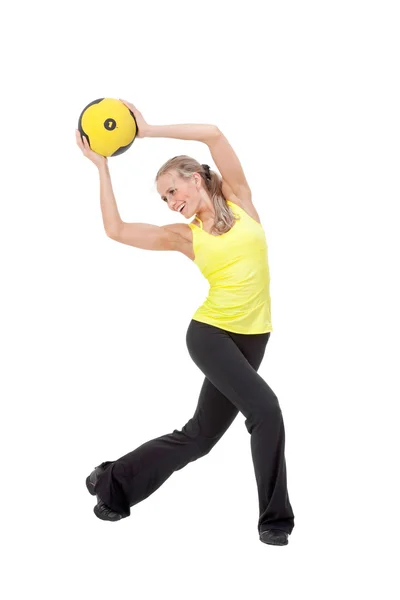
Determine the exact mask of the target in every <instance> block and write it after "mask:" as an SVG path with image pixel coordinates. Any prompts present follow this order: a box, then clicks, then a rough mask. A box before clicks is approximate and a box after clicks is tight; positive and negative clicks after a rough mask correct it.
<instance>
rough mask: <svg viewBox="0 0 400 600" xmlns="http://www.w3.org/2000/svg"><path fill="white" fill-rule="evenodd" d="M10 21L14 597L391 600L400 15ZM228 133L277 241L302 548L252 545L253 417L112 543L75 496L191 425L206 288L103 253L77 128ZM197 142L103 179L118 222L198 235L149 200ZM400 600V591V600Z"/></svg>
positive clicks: (124, 12) (5, 440)
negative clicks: (196, 322)
mask: <svg viewBox="0 0 400 600" xmlns="http://www.w3.org/2000/svg"><path fill="white" fill-rule="evenodd" d="M73 6H74V5H73V4H72V5H70V4H65V6H64V7H62V6H61V5H60V4H58V3H50V2H40V1H39V2H33V3H28V2H20V3H19V4H18V5H15V4H13V5H12V7H11V5H10V6H9V7H8V8H5V9H3V13H2V29H3V31H2V38H1V40H2V41H1V52H2V82H3V84H5V85H4V87H3V94H2V96H1V104H2V106H1V116H2V136H1V144H0V146H1V154H2V156H1V165H2V169H1V171H2V176H1V184H2V185H1V194H0V196H1V216H2V218H1V236H0V239H1V257H2V260H1V280H2V294H1V303H2V306H1V350H2V357H3V358H2V363H1V365H2V374H1V401H2V421H1V422H2V425H1V447H2V470H1V494H0V497H1V517H2V522H3V526H2V529H3V533H2V545H3V548H4V550H5V552H6V553H7V559H6V562H4V561H3V568H5V569H4V570H5V575H3V576H2V582H1V586H2V588H5V593H3V594H2V595H3V596H4V597H5V598H7V600H14V599H18V600H19V599H22V598H23V599H24V600H25V599H26V598H40V599H41V600H45V599H52V600H53V599H54V598H57V600H64V599H68V600H70V599H71V598H77V599H80V598H89V597H90V598H94V597H95V598H96V599H97V600H103V599H104V600H105V599H109V598H122V597H123V598H140V600H148V599H149V600H153V599H158V598H160V597H162V598H168V599H169V598H171V599H172V598H177V597H190V598H191V599H192V600H200V599H201V600H203V599H204V598H211V599H213V600H214V599H215V600H217V599H218V600H219V599H220V598H236V597H237V598H244V597H249V598H252V597H253V598H256V597H257V598H260V597H261V598H267V597H272V596H273V597H279V598H281V599H282V600H286V599H289V598H290V599H292V598H294V597H296V598H303V597H304V598H307V599H308V600H311V599H318V600H319V599H321V598H323V599H324V600H328V599H331V598H332V599H335V600H336V599H337V598H344V599H347V598H349V599H350V598H351V599H353V598H356V597H357V598H360V597H365V596H366V594H368V595H369V596H370V597H372V598H377V597H381V598H385V600H391V599H394V598H398V594H399V589H398V582H397V580H395V576H394V567H395V564H396V562H397V561H396V554H397V560H398V533H399V525H398V506H399V486H398V464H397V462H396V460H395V456H396V454H397V456H398V452H399V447H398V446H399V445H398V438H397V429H398V426H397V422H396V420H395V412H396V409H397V407H398V404H399V400H400V394H399V383H398V365H399V349H398V348H399V347H398V340H399V333H400V331H399V329H400V328H399V301H400V297H399V289H398V278H399V266H398V261H399V243H398V227H399V220H398V217H397V218H396V217H395V215H396V213H397V214H398V205H399V154H400V152H399V139H400V138H399V133H400V131H399V130H400V122H399V121H400V119H399V106H400V97H399V96H400V93H399V56H400V43H399V35H398V32H399V26H400V23H399V18H398V15H397V14H396V8H398V6H397V3H396V2H394V1H393V2H389V1H383V0H380V1H379V2H377V1H375V2H372V1H371V2H370V1H365V0H364V1H363V2H361V1H359V2H357V1H353V0H345V1H342V0H336V1H335V2H331V1H324V2H321V1H310V0H307V1H303V2H297V1H281V2H265V3H260V2H257V1H254V0H253V1H250V0H249V1H247V2H243V3H232V2H227V1H224V2H209V1H207V0H205V1H204V2H201V3H194V4H192V3H190V2H186V1H181V2H178V1H176V0H171V1H170V2H167V3H162V4H161V3H160V5H159V3H158V2H154V1H152V0H149V1H148V2H145V3H143V5H142V4H139V5H138V4H137V3H132V2H121V1H117V0H116V1H115V2H114V3H110V2H100V1H96V2H85V1H83V2H82V3H80V5H79V7H78V5H77V6H76V7H75V8H73ZM104 96H106V97H116V98H125V99H127V100H130V101H131V102H133V103H134V104H135V105H136V106H137V107H138V108H139V110H141V111H142V113H143V115H144V116H145V118H146V119H147V120H148V121H149V122H150V123H151V124H170V123H185V122H186V123H187V122H195V123H214V124H216V125H218V126H219V128H220V129H221V130H222V131H223V132H224V133H225V135H226V136H227V138H228V139H229V141H230V142H231V144H232V145H233V147H234V148H235V150H236V152H237V154H238V156H239V158H240V160H241V161H242V164H243V167H244V169H245V172H246V175H247V178H248V180H249V182H250V185H251V187H252V191H253V199H254V204H255V206H256V209H257V211H258V212H259V215H260V218H261V221H262V223H263V226H264V229H265V231H266V235H267V241H268V247H269V261H270V273H271V288H270V290H271V298H272V322H273V328H274V331H273V333H272V334H271V338H270V341H269V343H268V346H267V351H266V355H265V358H264V361H263V363H262V365H261V367H260V370H259V373H260V375H261V376H262V377H263V378H264V379H265V380H266V381H267V382H268V384H269V385H270V386H271V388H272V389H273V390H274V392H275V393H276V394H277V396H278V399H279V401H280V405H281V408H282V412H283V415H284V420H285V429H286V461H287V473H288V486H289V494H290V499H291V503H292V506H293V510H294V513H295V528H294V530H293V533H292V535H291V536H290V537H289V545H288V546H286V547H273V546H268V545H265V544H262V543H261V542H260V541H259V539H258V533H257V519H258V498H257V492H256V483H255V478H254V472H253V465H252V461H251V453H250V437H249V434H248V432H247V430H246V428H245V425H244V417H243V416H242V415H240V414H239V416H238V417H237V419H236V420H235V422H234V423H233V424H232V426H231V428H230V429H229V430H228V432H227V433H226V434H225V436H224V437H223V439H222V440H221V441H220V442H219V443H218V444H217V446H216V447H215V448H214V449H213V450H212V452H211V453H210V454H209V455H207V456H206V457H204V458H203V459H200V460H198V461H196V462H195V463H191V464H189V465H188V466H187V467H185V469H182V470H181V471H179V472H177V473H174V474H173V475H172V476H171V477H170V478H169V479H168V480H167V481H166V482H165V483H164V485H163V486H162V487H161V488H159V489H158V490H157V491H156V492H155V493H154V494H153V495H151V496H150V497H149V498H148V499H147V500H145V501H144V502H142V503H140V504H138V505H136V506H134V507H133V508H132V512H131V516H130V517H129V518H128V519H124V520H122V521H120V522H118V523H110V522H103V521H100V520H99V519H97V518H96V516H95V515H94V513H93V506H94V504H95V501H96V499H95V498H93V497H92V496H90V495H89V494H88V492H87V490H86V486H85V478H86V476H87V475H88V474H89V473H90V472H91V470H92V469H93V468H94V466H95V465H98V464H99V463H100V462H102V461H104V460H116V459H117V458H118V457H120V456H122V455H124V454H125V453H127V452H129V451H131V450H133V449H134V448H135V447H137V446H139V445H140V444H142V443H143V442H145V441H147V440H149V439H152V438H154V437H157V436H159V435H163V434H164V433H169V432H171V431H172V430H173V429H176V428H182V427H183V425H184V424H185V423H186V421H187V420H188V419H189V418H190V417H191V416H192V415H193V412H194V410H195V407H196V404H197V399H198V394H199V391H200V387H201V384H202V381H203V374H202V373H201V372H200V371H199V369H198V368H197V367H196V365H195V364H194V363H193V362H192V361H191V359H190V356H189V354H188V352H187V348H186V345H185V334H186V330H187V327H188V325H189V322H190V319H191V317H192V314H193V313H194V311H195V310H196V308H197V307H198V306H199V305H200V304H201V303H202V302H203V301H204V299H205V297H206V295H207V291H208V284H207V282H206V280H205V279H204V278H203V277H202V276H201V273H200V272H199V270H198V268H197V267H196V266H195V265H194V264H193V263H192V262H191V261H190V260H188V259H187V257H185V256H183V255H181V254H178V253H167V252H149V251H144V250H140V249H136V248H132V247H129V246H124V245H122V244H118V243H116V242H114V241H112V240H111V239H109V238H107V236H106V235H105V233H104V229H103V224H102V219H101V212H100V201H99V181H98V174H97V171H96V168H95V167H94V166H93V164H92V163H90V162H89V161H88V160H87V159H86V158H85V157H83V155H82V153H81V152H80V150H79V149H78V147H77V146H76V143H75V128H76V127H77V121H78V117H79V115H80V113H81V110H82V109H83V108H84V107H85V106H86V105H87V104H88V103H89V102H91V101H93V100H95V99H97V98H101V97H104ZM184 153H186V154H190V155H192V156H194V157H195V158H197V159H198V160H200V162H204V161H206V162H208V163H209V164H210V165H211V166H212V167H215V165H214V164H213V163H212V160H211V158H210V155H209V152H208V149H207V147H206V146H205V145H202V144H200V143H198V142H183V141H179V140H169V139H144V140H141V139H139V140H136V141H135V143H134V144H133V146H132V147H131V149H129V151H128V152H126V153H125V154H124V155H121V156H119V157H114V158H111V159H109V164H110V170H111V175H112V181H113V185H114V191H115V195H116V198H117V202H118V206H119V209H120V213H121V217H122V218H123V220H125V221H128V222H134V221H137V222H148V223H153V224H158V225H162V224H166V223H172V222H185V221H184V218H183V217H181V216H179V215H176V214H174V213H172V212H170V211H169V210H168V208H167V206H166V205H165V203H163V202H162V201H161V200H160V198H159V196H158V194H157V192H156V187H155V184H154V177H155V174H156V172H157V170H158V168H159V167H160V165H161V164H162V163H163V162H164V161H165V160H167V159H168V158H170V157H171V156H174V155H176V154H184ZM396 588H397V589H396Z"/></svg>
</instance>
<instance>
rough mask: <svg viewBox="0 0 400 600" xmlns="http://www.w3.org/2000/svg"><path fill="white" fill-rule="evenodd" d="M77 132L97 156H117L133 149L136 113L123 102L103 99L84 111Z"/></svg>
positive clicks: (135, 132)
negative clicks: (84, 138) (86, 140)
mask: <svg viewBox="0 0 400 600" xmlns="http://www.w3.org/2000/svg"><path fill="white" fill-rule="evenodd" d="M78 129H79V131H80V133H81V135H82V136H83V135H84V136H85V137H86V138H87V139H88V142H89V146H90V147H91V149H92V150H93V151H94V152H97V154H101V155H102V156H117V155H118V154H122V153H123V152H126V150H128V148H130V147H131V146H132V144H133V142H134V140H135V137H136V134H137V123H136V120H135V117H134V114H133V112H132V111H131V110H130V109H129V108H128V107H127V106H126V105H125V104H124V103H123V102H121V100H116V99H114V98H100V99H99V100H94V101H93V102H91V103H90V104H88V105H87V106H86V107H85V108H84V109H83V111H82V113H81V116H80V117H79V122H78Z"/></svg>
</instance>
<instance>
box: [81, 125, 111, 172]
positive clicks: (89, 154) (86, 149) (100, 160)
mask: <svg viewBox="0 0 400 600" xmlns="http://www.w3.org/2000/svg"><path fill="white" fill-rule="evenodd" d="M76 143H77V144H78V146H79V148H80V149H81V150H82V153H83V155H84V156H86V158H88V159H89V160H91V161H92V163H93V164H95V165H96V167H97V168H100V167H102V166H104V165H106V164H107V157H105V156H102V155H101V154H97V152H93V150H92V149H91V147H90V146H89V142H88V141H87V138H86V137H85V136H81V134H80V131H79V130H78V129H76Z"/></svg>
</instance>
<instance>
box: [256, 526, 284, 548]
mask: <svg viewBox="0 0 400 600" xmlns="http://www.w3.org/2000/svg"><path fill="white" fill-rule="evenodd" d="M288 535H289V534H288V533H286V531H281V530H280V529H266V530H265V531H261V533H260V540H261V541H262V542H264V544H272V545H273V546H287V544H288Z"/></svg>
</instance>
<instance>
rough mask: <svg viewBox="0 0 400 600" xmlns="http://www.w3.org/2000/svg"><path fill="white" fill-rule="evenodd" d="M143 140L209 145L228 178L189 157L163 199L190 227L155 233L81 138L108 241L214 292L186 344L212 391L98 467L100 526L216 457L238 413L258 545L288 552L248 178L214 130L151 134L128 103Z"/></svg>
mask: <svg viewBox="0 0 400 600" xmlns="http://www.w3.org/2000/svg"><path fill="white" fill-rule="evenodd" d="M123 102H124V103H125V104H126V105H127V106H128V107H129V108H130V110H131V111H132V112H133V114H134V115H135V118H136V121H137V124H138V134H137V136H138V137H142V138H143V137H164V138H166V137H168V138H178V139H182V140H197V141H199V142H204V143H205V144H207V146H208V147H209V149H210V152H211V156H212V158H213V160H214V162H215V164H216V165H217V168H218V170H219V172H220V174H221V177H220V176H219V175H218V174H217V173H215V172H213V171H211V170H210V168H209V166H208V165H205V164H203V165H201V164H199V163H198V162H197V161H196V160H194V159H193V158H190V157H188V156H176V157H174V158H172V159H171V160H169V161H168V162H167V163H165V164H164V165H163V166H162V167H161V168H160V170H159V171H158V173H157V176H156V183H157V191H158V193H159V194H160V196H161V198H162V200H164V201H165V202H166V203H167V205H168V207H169V209H170V210H173V211H176V212H180V213H181V214H182V215H183V216H184V217H185V218H186V219H191V218H192V217H193V220H192V221H191V222H190V223H189V224H185V223H176V224H172V225H165V226H162V227H158V226H155V225H150V224H144V223H125V222H123V221H122V220H121V218H120V215H119V212H118V208H117V205H116V201H115V198H114V194H113V189H112V184H111V179H110V174H109V170H108V163H107V159H106V158H104V157H102V156H99V155H98V154H96V153H94V152H93V151H92V150H91V149H90V147H89V145H88V142H87V140H86V138H83V139H82V137H81V135H80V133H79V132H78V131H77V132H76V139H77V144H78V146H79V147H80V149H81V150H82V152H83V154H84V155H85V156H86V157H87V158H89V159H90V160H91V161H92V162H93V163H94V164H95V165H96V166H97V167H98V169H99V176H100V202H101V209H102V215H103V222H104V228H105V231H106V233H107V235H108V236H109V237H110V238H112V239H113V240H116V241H118V242H121V243H123V244H129V245H131V246H135V247H136V248H143V249H145V250H175V251H178V252H182V253H183V254H184V255H185V256H187V257H188V258H190V259H191V260H192V261H194V263H195V264H196V265H197V266H198V268H199V269H200V270H201V272H202V274H203V275H204V276H205V277H206V278H207V280H208V281H209V283H210V289H209V294H208V297H207V299H206V300H205V302H204V303H203V305H202V306H200V307H199V308H198V309H197V311H196V312H195V313H194V315H193V318H192V320H191V321H190V323H189V327H188V330H187V334H186V344H187V348H188V351H189V354H190V356H191V358H192V359H193V360H194V362H195V363H196V365H197V366H198V367H199V369H200V370H201V371H202V372H203V373H204V375H205V379H204V382H203V385H202V388H201V390H200V396H199V400H198V405H197V408H196V410H195V413H194V415H193V417H192V418H191V419H189V421H188V422H187V423H186V425H185V426H184V427H183V428H182V429H181V430H174V431H173V432H172V433H168V434H166V435H163V436H161V437H158V438H155V439H153V440H150V441H148V442H146V443H144V444H142V445H141V446H139V447H138V448H136V449H135V450H133V451H132V452H129V453H128V454H126V455H125V456H122V457H121V458H119V459H118V460H115V461H106V462H103V463H101V464H100V465H99V466H98V467H95V469H94V471H92V473H91V474H90V475H89V476H88V477H87V479H86V485H87V488H88V490H89V492H90V493H91V494H92V495H97V500H98V503H97V505H96V506H95V507H94V512H95V514H96V516H97V517H99V518H100V519H103V520H109V521H117V520H119V519H122V518H124V517H127V516H129V515H130V507H132V506H134V505H135V504H137V503H138V502H141V501H142V500H144V499H145V498H147V497H148V496H150V494H152V493H153V492H154V491H155V490H156V489H158V488H159V487H160V486H161V485H162V484H163V483H164V481H166V479H168V477H170V476H171V475H172V473H173V472H174V471H177V470H179V469H182V468H183V467H184V466H185V465H187V464H188V463H189V462H191V461H194V460H197V459H198V458H200V457H201V456H205V455H206V454H208V452H210V450H211V449H212V448H213V446H214V445H215V444H216V443H217V442H218V440H219V439H221V437H222V436H223V434H224V433H225V431H226V430H227V429H228V427H229V426H230V425H231V423H232V422H233V420H234V419H235V417H236V416H237V414H238V413H239V412H241V413H242V414H243V415H244V416H245V418H246V420H245V424H246V428H247V430H248V432H249V434H250V436H251V438H250V440H251V452H252V458H253V464H254V471H255V477H256V483H257V489H258V498H259V519H258V533H259V538H260V540H261V541H262V542H264V543H267V544H273V545H280V546H283V545H286V544H287V543H288V535H289V534H290V533H291V532H292V529H293V527H294V514H293V511H292V507H291V505H290V501H289V496H288V491H287V482H286V462H285V455H284V449H285V429H284V423H283V418H282V413H281V409H280V406H279V402H278V399H277V397H276V395H275V394H274V392H273V391H272V390H271V388H270V387H269V386H268V384H267V383H266V382H265V381H264V379H262V377H260V375H259V374H258V373H257V371H258V368H259V366H260V364H261V361H262V359H263V356H264V353H265V348H266V345H267V343H268V340H269V338H270V335H271V331H272V330H273V329H272V324H271V309H270V306H271V302H270V294H269V283H270V276H269V267H268V247H267V242H266V238H265V233H264V229H263V227H262V225H261V223H260V219H259V216H258V214H257V211H256V209H255V207H254V205H253V202H252V195H251V190H250V188H249V185H248V183H247V180H246V177H245V175H244V173H243V169H242V166H241V164H240V162H239V159H238V157H237V156H236V154H235V152H234V150H233V148H232V147H231V146H230V144H229V142H228V141H227V139H226V137H225V136H224V135H223V134H222V132H221V131H220V130H219V129H218V128H217V127H216V126H214V125H163V126H154V125H149V124H148V123H147V122H146V121H145V119H144V118H143V116H142V114H141V113H140V112H139V111H138V110H137V109H136V108H135V107H134V106H133V105H132V104H130V103H129V102H125V101H123Z"/></svg>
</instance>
